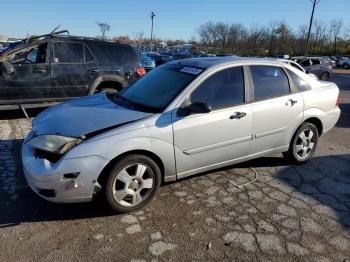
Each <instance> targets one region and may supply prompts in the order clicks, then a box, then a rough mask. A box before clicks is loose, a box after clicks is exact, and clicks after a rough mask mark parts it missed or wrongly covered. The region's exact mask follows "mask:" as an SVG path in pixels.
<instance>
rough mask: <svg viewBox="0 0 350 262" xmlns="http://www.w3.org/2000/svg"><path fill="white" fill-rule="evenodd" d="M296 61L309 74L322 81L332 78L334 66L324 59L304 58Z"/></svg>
mask: <svg viewBox="0 0 350 262" xmlns="http://www.w3.org/2000/svg"><path fill="white" fill-rule="evenodd" d="M293 60H294V59H293ZM296 61H297V62H298V63H299V64H300V65H301V66H302V67H303V68H304V69H305V70H306V71H307V72H310V73H313V74H315V75H316V76H317V77H318V78H319V79H320V80H324V81H328V80H329V79H330V78H331V75H332V72H333V71H332V64H331V63H330V62H329V61H328V60H327V59H325V58H324V57H302V58H297V59H296Z"/></svg>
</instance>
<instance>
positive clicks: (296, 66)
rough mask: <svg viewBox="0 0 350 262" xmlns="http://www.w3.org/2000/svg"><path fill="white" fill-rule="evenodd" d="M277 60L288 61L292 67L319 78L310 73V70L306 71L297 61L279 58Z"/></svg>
mask: <svg viewBox="0 0 350 262" xmlns="http://www.w3.org/2000/svg"><path fill="white" fill-rule="evenodd" d="M277 61H279V62H282V63H286V64H288V65H291V66H292V67H294V68H296V69H298V70H300V71H301V72H303V73H305V74H308V75H309V76H311V77H312V78H314V79H318V77H317V76H316V75H314V74H312V73H310V71H306V70H305V69H304V68H303V67H302V66H301V65H299V64H298V63H297V62H295V61H292V60H289V59H281V58H278V59H277Z"/></svg>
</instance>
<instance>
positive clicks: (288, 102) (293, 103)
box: [286, 99, 298, 106]
mask: <svg viewBox="0 0 350 262" xmlns="http://www.w3.org/2000/svg"><path fill="white" fill-rule="evenodd" d="M296 103H298V100H293V99H288V100H287V102H286V106H289V105H290V106H294V105H295V104H296Z"/></svg>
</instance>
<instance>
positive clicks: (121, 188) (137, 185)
mask: <svg viewBox="0 0 350 262" xmlns="http://www.w3.org/2000/svg"><path fill="white" fill-rule="evenodd" d="M160 182H161V171H160V168H159V166H158V165H157V164H156V163H155V162H154V161H153V160H152V159H151V158H149V157H147V156H144V155H129V156H126V157H124V158H122V159H121V160H120V161H118V162H117V163H116V164H115V166H114V167H113V168H112V169H111V172H110V173H109V175H108V177H107V180H106V185H105V197H106V200H107V203H108V204H109V206H110V207H111V208H112V209H113V210H114V211H116V212H117V213H128V212H132V211H135V210H138V209H140V208H142V207H143V206H144V205H146V204H147V203H149V202H150V201H151V200H152V199H153V197H154V195H155V193H156V191H157V190H158V188H159V186H160Z"/></svg>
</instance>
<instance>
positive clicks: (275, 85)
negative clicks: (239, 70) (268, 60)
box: [250, 66, 290, 100]
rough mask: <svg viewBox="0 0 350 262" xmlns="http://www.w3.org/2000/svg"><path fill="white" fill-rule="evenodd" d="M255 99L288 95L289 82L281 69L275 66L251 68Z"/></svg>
mask: <svg viewBox="0 0 350 262" xmlns="http://www.w3.org/2000/svg"><path fill="white" fill-rule="evenodd" d="M250 71H251V74H252V79H253V85H254V94H255V99H256V100H259V99H264V98H267V97H272V96H278V95H284V94H288V93H289V91H290V89H289V82H288V78H287V76H286V74H285V73H284V71H283V69H282V68H280V67H276V66H251V67H250Z"/></svg>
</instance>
